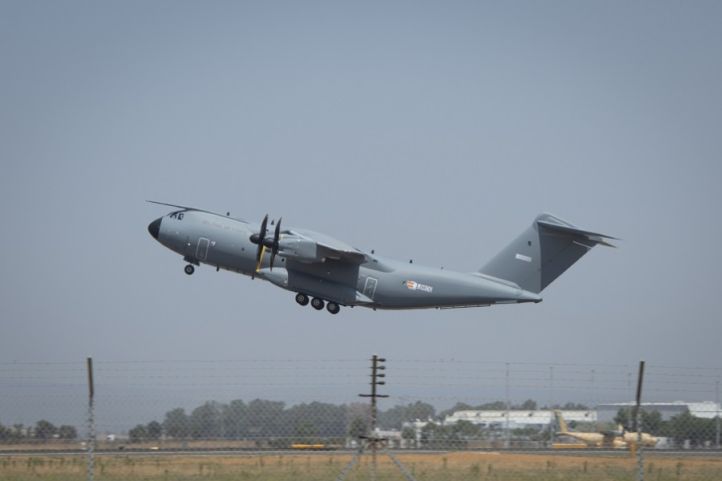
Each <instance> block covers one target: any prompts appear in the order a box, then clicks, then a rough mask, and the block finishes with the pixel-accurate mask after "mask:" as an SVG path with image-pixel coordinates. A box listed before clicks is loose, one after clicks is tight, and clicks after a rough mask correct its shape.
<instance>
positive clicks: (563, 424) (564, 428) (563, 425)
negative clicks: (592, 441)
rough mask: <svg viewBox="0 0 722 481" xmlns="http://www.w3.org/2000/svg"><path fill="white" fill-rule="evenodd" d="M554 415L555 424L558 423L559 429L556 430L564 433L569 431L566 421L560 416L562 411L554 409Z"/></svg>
mask: <svg viewBox="0 0 722 481" xmlns="http://www.w3.org/2000/svg"><path fill="white" fill-rule="evenodd" d="M554 417H556V418H557V424H558V425H559V431H557V432H558V433H559V434H566V433H568V432H569V428H568V427H567V422H566V421H565V420H564V418H563V417H562V412H561V411H558V410H555V411H554Z"/></svg>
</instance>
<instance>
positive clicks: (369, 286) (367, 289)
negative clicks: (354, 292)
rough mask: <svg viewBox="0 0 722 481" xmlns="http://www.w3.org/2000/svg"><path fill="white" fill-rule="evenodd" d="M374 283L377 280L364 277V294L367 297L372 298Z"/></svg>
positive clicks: (374, 291) (374, 289)
mask: <svg viewBox="0 0 722 481" xmlns="http://www.w3.org/2000/svg"><path fill="white" fill-rule="evenodd" d="M376 284H377V280H376V279H375V278H373V277H367V278H366V284H364V295H365V296H366V297H368V298H369V299H373V298H374V294H376Z"/></svg>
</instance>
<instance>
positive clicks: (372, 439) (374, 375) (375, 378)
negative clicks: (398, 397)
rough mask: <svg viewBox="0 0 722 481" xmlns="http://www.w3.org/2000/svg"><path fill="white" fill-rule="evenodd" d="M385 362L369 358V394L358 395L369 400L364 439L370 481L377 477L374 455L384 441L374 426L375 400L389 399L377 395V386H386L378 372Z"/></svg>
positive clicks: (376, 410)
mask: <svg viewBox="0 0 722 481" xmlns="http://www.w3.org/2000/svg"><path fill="white" fill-rule="evenodd" d="M385 362H386V359H385V358H383V357H378V356H377V355H376V354H374V355H373V356H372V357H371V394H359V396H360V397H367V398H371V423H370V424H371V425H370V433H369V435H368V436H367V437H366V441H367V442H368V443H369V447H370V448H371V479H372V481H375V480H376V476H377V459H376V454H377V451H378V447H379V444H381V443H382V442H383V441H384V439H383V438H381V437H379V436H377V435H376V425H377V420H378V407H377V405H376V400H377V399H378V398H387V397H389V396H388V395H387V394H379V393H378V389H377V388H378V386H384V385H385V384H386V381H384V380H383V379H385V378H386V374H385V373H383V372H379V371H384V370H386V366H384V365H383V363H385Z"/></svg>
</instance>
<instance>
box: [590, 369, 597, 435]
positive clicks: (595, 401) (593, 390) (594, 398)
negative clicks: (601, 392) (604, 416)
mask: <svg viewBox="0 0 722 481" xmlns="http://www.w3.org/2000/svg"><path fill="white" fill-rule="evenodd" d="M595 375H596V371H595V370H594V369H592V405H591V407H592V408H596V406H597V392H596V389H594V377H595ZM594 427H595V428H598V427H599V420H596V421H595V423H594Z"/></svg>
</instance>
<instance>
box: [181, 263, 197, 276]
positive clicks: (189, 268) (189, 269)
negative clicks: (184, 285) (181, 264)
mask: <svg viewBox="0 0 722 481" xmlns="http://www.w3.org/2000/svg"><path fill="white" fill-rule="evenodd" d="M183 270H184V271H185V272H186V274H188V275H191V274H193V273H194V272H195V271H196V268H195V267H193V264H188V265H187V266H185V268H184V269H183Z"/></svg>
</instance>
